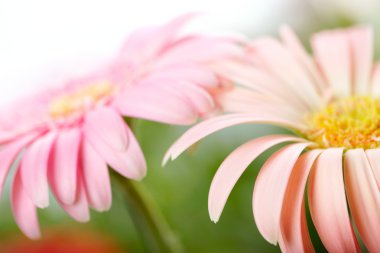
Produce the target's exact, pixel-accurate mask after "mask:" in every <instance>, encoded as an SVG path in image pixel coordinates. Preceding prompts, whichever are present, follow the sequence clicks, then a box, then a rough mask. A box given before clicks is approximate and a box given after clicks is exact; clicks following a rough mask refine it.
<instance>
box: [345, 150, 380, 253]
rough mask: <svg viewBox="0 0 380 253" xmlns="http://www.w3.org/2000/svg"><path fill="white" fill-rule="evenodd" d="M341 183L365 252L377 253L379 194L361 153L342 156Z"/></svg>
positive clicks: (379, 217)
mask: <svg viewBox="0 0 380 253" xmlns="http://www.w3.org/2000/svg"><path fill="white" fill-rule="evenodd" d="M344 182H345V183H346V193H347V199H348V204H349V205H350V211H351V215H352V217H353V219H354V222H355V225H356V228H357V229H358V231H359V234H360V237H361V238H362V240H363V242H364V244H365V245H366V247H367V249H368V251H369V252H380V240H379V238H380V191H379V188H378V186H377V184H376V180H375V177H374V174H373V171H372V169H371V165H370V163H369V162H368V159H367V157H366V154H365V152H364V150H362V149H352V150H348V151H347V152H346V155H345V158H344Z"/></svg>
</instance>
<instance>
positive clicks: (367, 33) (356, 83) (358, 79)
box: [348, 27, 373, 95]
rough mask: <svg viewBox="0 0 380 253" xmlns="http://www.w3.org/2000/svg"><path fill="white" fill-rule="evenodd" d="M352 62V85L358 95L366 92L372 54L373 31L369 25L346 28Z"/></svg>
mask: <svg viewBox="0 0 380 253" xmlns="http://www.w3.org/2000/svg"><path fill="white" fill-rule="evenodd" d="M348 36H349V39H350V44H351V52H352V63H353V69H352V70H353V79H354V80H353V87H354V92H355V93H356V94H358V95H363V94H367V93H368V89H369V81H370V73H371V68H372V55H373V31H372V29H371V28H370V27H357V28H351V29H349V30H348Z"/></svg>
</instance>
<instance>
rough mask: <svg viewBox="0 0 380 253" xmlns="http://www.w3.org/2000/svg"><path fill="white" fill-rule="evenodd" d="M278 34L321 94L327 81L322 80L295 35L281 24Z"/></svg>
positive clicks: (325, 87)
mask: <svg viewBox="0 0 380 253" xmlns="http://www.w3.org/2000/svg"><path fill="white" fill-rule="evenodd" d="M280 35H281V39H282V40H283V42H284V44H285V45H286V46H287V47H288V49H289V50H290V51H291V52H292V53H293V54H294V55H295V56H296V57H297V60H298V61H299V62H300V64H302V65H303V66H304V67H305V69H306V70H307V71H308V72H309V74H310V75H311V77H312V78H313V81H314V83H315V85H316V86H317V87H318V89H319V92H320V94H323V93H324V92H325V90H326V89H327V88H328V87H327V83H326V81H325V80H323V77H322V76H321V74H320V72H319V71H318V68H317V66H316V65H315V62H314V61H313V60H312V58H311V57H310V55H309V54H308V53H307V52H306V50H305V48H304V47H303V46H302V43H301V41H300V40H299V39H298V37H297V35H296V34H295V33H294V32H293V30H292V29H291V28H290V27H289V26H282V27H281V28H280Z"/></svg>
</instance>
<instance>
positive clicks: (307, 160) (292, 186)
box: [279, 149, 321, 252]
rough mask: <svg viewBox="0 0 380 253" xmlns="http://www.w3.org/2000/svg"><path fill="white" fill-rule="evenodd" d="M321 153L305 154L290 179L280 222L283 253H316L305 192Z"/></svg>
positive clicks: (313, 151) (314, 151)
mask: <svg viewBox="0 0 380 253" xmlns="http://www.w3.org/2000/svg"><path fill="white" fill-rule="evenodd" d="M320 153H321V150H317V149H316V150H312V151H309V152H307V153H305V154H303V155H302V156H301V157H300V158H299V159H298V161H297V163H296V164H295V165H294V168H293V172H292V174H291V176H290V178H289V183H288V188H287V189H286V193H285V197H284V204H283V206H282V212H281V221H280V229H281V235H280V240H279V243H280V247H281V250H282V252H314V248H313V244H312V243H311V239H310V235H309V231H308V229H307V222H306V214H305V203H304V192H305V186H306V181H307V178H308V176H309V172H310V170H311V168H312V166H313V164H314V161H315V160H316V159H317V157H318V155H319V154H320Z"/></svg>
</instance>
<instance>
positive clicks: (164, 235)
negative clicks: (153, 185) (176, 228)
mask: <svg viewBox="0 0 380 253" xmlns="http://www.w3.org/2000/svg"><path fill="white" fill-rule="evenodd" d="M112 176H113V178H114V179H115V180H116V181H118V183H119V185H120V188H121V189H122V193H123V197H124V199H125V202H126V205H127V208H128V210H129V213H130V215H131V218H132V220H133V222H134V224H135V226H136V229H137V230H138V232H139V233H140V234H141V236H142V239H143V243H144V246H145V248H146V251H147V252H157V253H180V252H183V249H182V245H181V243H180V241H179V239H178V238H177V237H176V235H175V233H174V232H173V231H172V230H171V229H170V227H169V225H168V224H167V223H166V221H165V219H164V217H163V215H162V214H161V212H160V211H159V209H158V207H157V205H156V204H155V203H154V201H153V198H152V197H151V196H150V195H149V194H148V192H147V191H146V189H145V188H144V187H143V185H142V184H141V183H138V182H134V181H132V180H129V179H126V178H124V177H122V176H120V175H119V174H117V173H113V175H112Z"/></svg>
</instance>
